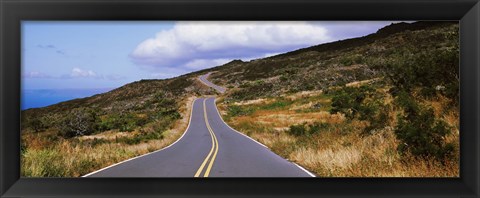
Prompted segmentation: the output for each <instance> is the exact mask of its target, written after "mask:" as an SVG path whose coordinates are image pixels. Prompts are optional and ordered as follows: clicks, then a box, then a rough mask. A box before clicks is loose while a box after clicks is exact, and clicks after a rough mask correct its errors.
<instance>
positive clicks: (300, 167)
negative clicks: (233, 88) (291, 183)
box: [213, 97, 316, 177]
mask: <svg viewBox="0 0 480 198" xmlns="http://www.w3.org/2000/svg"><path fill="white" fill-rule="evenodd" d="M213 104H214V105H215V109H216V110H217V113H218V116H220V119H222V122H223V123H225V125H227V127H228V128H230V129H232V130H233V131H235V132H237V133H239V134H241V135H243V136H245V137H247V138H248V139H251V140H253V141H254V142H256V143H257V144H260V146H263V147H265V148H267V149H268V150H270V151H271V149H270V148H268V147H267V146H265V145H264V144H262V143H260V142H258V141H257V140H255V139H253V138H251V137H249V136H247V135H245V134H243V133H242V132H240V131H237V130H235V129H234V128H232V127H231V126H230V125H228V124H227V123H226V122H225V121H224V120H223V117H222V115H220V111H219V110H218V106H217V98H216V97H215V100H214V101H213ZM272 153H273V152H272ZM275 154H276V153H275ZM276 155H278V154H276ZM280 157H281V156H280ZM282 158H283V157H282ZM283 159H285V158H283ZM285 160H287V159H285ZM287 161H288V162H290V163H292V164H294V165H295V166H297V167H298V168H299V169H300V170H302V171H304V172H305V173H307V174H308V175H310V176H311V177H316V176H315V174H313V173H311V172H310V171H308V170H307V169H305V168H303V167H302V166H300V165H298V164H296V163H295V162H292V161H289V160H287Z"/></svg>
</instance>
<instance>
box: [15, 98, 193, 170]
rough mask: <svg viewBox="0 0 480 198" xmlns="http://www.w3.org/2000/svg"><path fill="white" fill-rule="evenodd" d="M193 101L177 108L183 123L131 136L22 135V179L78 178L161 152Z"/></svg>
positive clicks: (176, 132)
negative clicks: (134, 158) (129, 160)
mask: <svg viewBox="0 0 480 198" xmlns="http://www.w3.org/2000/svg"><path fill="white" fill-rule="evenodd" d="M193 99H194V98H193V97H191V98H188V99H187V100H186V101H185V102H183V103H184V104H186V105H182V108H180V112H181V114H182V119H179V120H177V121H175V122H173V123H172V124H169V125H167V127H165V126H166V124H168V123H166V122H165V121H162V120H159V121H156V122H153V123H149V124H147V125H145V127H143V128H141V129H138V130H134V131H132V132H118V131H109V132H105V133H99V134H94V135H90V136H83V137H75V138H70V139H64V138H61V137H58V136H56V135H55V134H56V133H57V132H56V131H53V130H52V131H47V132H42V133H26V134H22V152H21V155H22V157H21V175H22V176H24V177H79V176H82V175H85V174H88V173H90V172H93V171H95V170H98V169H101V168H103V167H107V166H109V165H112V164H115V163H118V162H120V161H123V160H126V159H129V158H132V157H135V156H139V155H143V154H146V153H149V152H153V151H156V150H158V149H161V148H164V147H166V146H168V145H170V144H172V143H173V142H174V141H176V140H177V139H178V138H180V136H181V135H182V133H183V132H184V131H185V129H186V127H187V125H188V122H189V119H190V109H191V104H192V101H193ZM159 130H161V131H159ZM25 142H28V145H26V144H24V143H25Z"/></svg>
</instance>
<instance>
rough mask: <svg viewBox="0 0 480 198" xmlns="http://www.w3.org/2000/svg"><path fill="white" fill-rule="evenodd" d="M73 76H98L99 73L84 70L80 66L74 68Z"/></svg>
mask: <svg viewBox="0 0 480 198" xmlns="http://www.w3.org/2000/svg"><path fill="white" fill-rule="evenodd" d="M70 76H71V77H74V78H88V77H97V74H96V73H95V72H93V71H92V70H83V69H80V68H78V67H75V68H73V69H72V73H71V74H70Z"/></svg>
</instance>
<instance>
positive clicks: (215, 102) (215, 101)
mask: <svg viewBox="0 0 480 198" xmlns="http://www.w3.org/2000/svg"><path fill="white" fill-rule="evenodd" d="M213 104H214V105H215V109H216V110H217V113H218V116H219V117H220V119H222V122H223V123H224V124H225V125H227V127H228V128H230V129H232V130H233V131H235V132H237V133H239V134H240V135H243V136H245V137H246V138H248V139H251V140H253V141H254V142H256V143H257V144H260V145H261V146H263V147H265V148H268V147H267V146H265V145H264V144H262V143H260V142H258V141H257V140H255V139H253V138H251V137H249V136H247V135H245V134H243V133H242V132H240V131H237V130H235V129H234V128H232V127H231V126H230V125H228V124H227V123H226V122H225V121H224V120H223V118H222V115H220V111H218V107H217V98H215V100H214V103H213Z"/></svg>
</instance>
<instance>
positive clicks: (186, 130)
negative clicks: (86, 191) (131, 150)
mask: <svg viewBox="0 0 480 198" xmlns="http://www.w3.org/2000/svg"><path fill="white" fill-rule="evenodd" d="M198 99H201V98H195V99H194V100H193V101H192V109H191V110H190V118H189V120H188V125H187V128H186V129H185V131H184V132H183V134H182V136H180V138H178V139H177V140H176V141H175V142H173V143H171V144H170V145H168V146H166V147H163V148H161V149H158V150H156V151H152V152H150V153H145V154H143V155H139V156H137V157H133V158H130V159H126V160H123V161H121V162H117V163H115V164H112V165H110V166H107V167H105V168H101V169H99V170H96V171H93V172H91V173H88V174H85V175H83V176H81V177H88V176H90V175H93V174H95V173H98V172H101V171H104V170H106V169H109V168H112V167H114V166H117V165H120V164H122V163H125V162H128V161H132V160H134V159H137V158H140V157H143V156H147V155H150V154H153V153H156V152H160V151H163V150H165V149H167V148H169V147H171V146H173V145H174V144H176V143H177V142H178V141H180V140H181V139H182V138H183V136H185V134H187V132H188V129H190V123H191V122H192V117H193V105H194V104H195V101H197V100H198Z"/></svg>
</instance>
